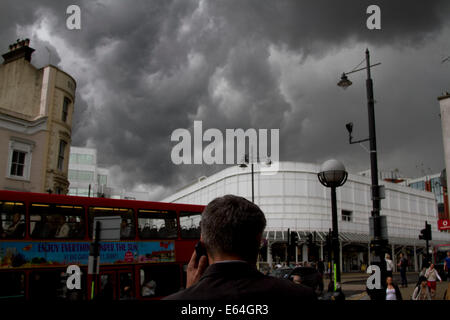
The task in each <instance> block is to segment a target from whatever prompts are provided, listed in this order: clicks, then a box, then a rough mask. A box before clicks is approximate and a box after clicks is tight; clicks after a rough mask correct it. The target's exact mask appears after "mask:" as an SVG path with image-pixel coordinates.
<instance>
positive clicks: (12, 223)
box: [0, 201, 26, 239]
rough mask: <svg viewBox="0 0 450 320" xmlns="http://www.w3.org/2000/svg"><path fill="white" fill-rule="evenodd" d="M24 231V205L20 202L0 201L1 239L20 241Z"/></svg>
mask: <svg viewBox="0 0 450 320" xmlns="http://www.w3.org/2000/svg"><path fill="white" fill-rule="evenodd" d="M25 229H26V227H25V205H24V204H23V203H22V202H9V201H0V236H1V238H3V239H22V238H24V237H25Z"/></svg>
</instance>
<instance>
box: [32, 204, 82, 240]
mask: <svg viewBox="0 0 450 320" xmlns="http://www.w3.org/2000/svg"><path fill="white" fill-rule="evenodd" d="M84 228H85V223H84V209H83V207H81V206H70V205H59V204H42V203H33V204H31V206H30V234H31V237H32V238H35V239H82V238H84V230H85V229H84Z"/></svg>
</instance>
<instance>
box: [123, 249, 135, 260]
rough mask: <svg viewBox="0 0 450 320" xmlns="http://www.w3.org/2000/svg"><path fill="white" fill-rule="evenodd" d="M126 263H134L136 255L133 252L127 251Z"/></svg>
mask: <svg viewBox="0 0 450 320" xmlns="http://www.w3.org/2000/svg"><path fill="white" fill-rule="evenodd" d="M124 260H125V262H133V261H134V255H133V252H131V251H127V252H126V253H125V259H124Z"/></svg>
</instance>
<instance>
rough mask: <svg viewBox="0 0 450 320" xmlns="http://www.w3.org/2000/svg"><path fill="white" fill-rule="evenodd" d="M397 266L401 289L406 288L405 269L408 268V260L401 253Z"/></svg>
mask: <svg viewBox="0 0 450 320" xmlns="http://www.w3.org/2000/svg"><path fill="white" fill-rule="evenodd" d="M397 266H398V267H399V268H400V277H401V279H402V284H401V285H402V287H403V288H407V287H408V279H407V278H406V269H407V267H408V260H407V259H406V257H405V255H404V254H403V253H400V261H399V263H398V264H397Z"/></svg>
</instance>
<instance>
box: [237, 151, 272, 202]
mask: <svg viewBox="0 0 450 320" xmlns="http://www.w3.org/2000/svg"><path fill="white" fill-rule="evenodd" d="M256 163H260V162H259V159H256ZM265 164H266V165H268V166H270V165H271V164H272V161H271V160H270V159H267V160H266V162H265ZM249 165H250V167H251V171H252V202H253V203H255V162H254V161H253V159H250V157H249V155H248V154H246V155H245V156H244V162H243V163H241V164H240V165H239V167H240V168H247V167H248V166H249Z"/></svg>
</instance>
